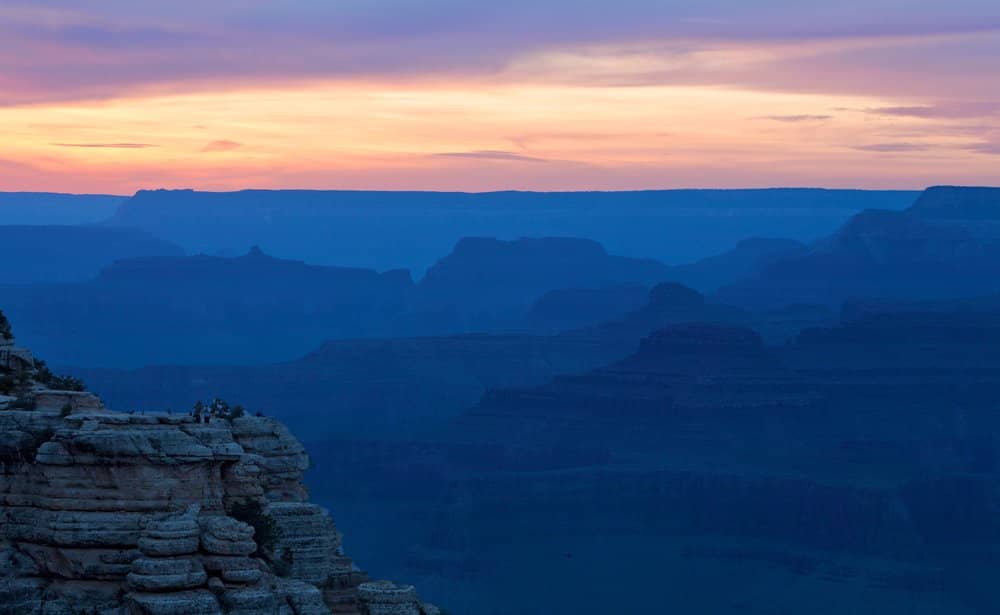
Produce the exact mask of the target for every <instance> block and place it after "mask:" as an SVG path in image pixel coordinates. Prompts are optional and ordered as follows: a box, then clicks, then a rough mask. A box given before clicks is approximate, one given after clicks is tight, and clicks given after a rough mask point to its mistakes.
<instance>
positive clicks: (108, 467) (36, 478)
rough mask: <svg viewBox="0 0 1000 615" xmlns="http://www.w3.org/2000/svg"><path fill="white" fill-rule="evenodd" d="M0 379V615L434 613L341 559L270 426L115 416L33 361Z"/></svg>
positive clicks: (280, 432)
mask: <svg viewBox="0 0 1000 615" xmlns="http://www.w3.org/2000/svg"><path fill="white" fill-rule="evenodd" d="M5 345H6V347H8V348H13V340H12V339H6V340H5ZM0 377H3V378H4V382H5V383H6V386H7V393H8V394H6V395H4V396H3V397H0V613H5V614H6V613H10V614H38V615H43V614H44V615H78V614H79V615H82V614H88V615H90V614H100V615H126V614H128V615H202V614H204V615H210V614H212V615H214V614H219V615H221V614H223V613H225V614H248V615H250V614H268V615H270V614H275V615H320V614H331V613H353V614H358V615H369V614H370V615H382V614H389V613H391V614H394V615H397V614H398V615H404V614H405V615H430V614H432V613H437V609H435V608H434V607H432V606H430V605H426V604H422V603H421V602H420V601H419V599H418V598H417V597H416V593H415V592H414V590H413V588H412V587H409V586H396V585H394V584H391V583H388V582H370V581H369V580H368V578H367V576H366V575H365V573H363V572H361V571H360V570H359V569H358V568H357V567H355V566H354V565H353V564H352V561H351V559H350V558H348V557H347V556H346V555H345V554H344V553H343V550H342V548H341V535H340V533H339V532H338V531H337V528H336V526H335V525H334V522H333V520H332V519H331V518H330V516H329V515H328V514H327V513H326V512H325V511H323V510H322V509H321V508H320V507H319V506H317V505H315V504H311V503H309V501H308V495H307V493H306V489H305V487H304V486H303V484H302V475H303V472H304V471H305V470H306V468H307V466H308V456H307V455H306V452H305V450H304V449H303V447H302V445H301V444H300V443H299V442H298V440H296V439H295V438H294V437H293V436H292V435H291V434H290V433H289V431H288V430H287V429H286V428H285V427H284V426H283V425H281V424H280V423H279V422H277V421H275V420H272V419H269V418H265V417H260V416H247V415H242V414H241V413H240V412H230V413H227V414H226V415H222V414H215V415H211V414H202V413H198V414H197V415H195V414H181V415H178V414H127V413H120V412H113V411H110V410H108V409H107V408H105V407H104V406H103V404H102V403H101V401H100V400H99V399H98V398H97V397H96V396H94V395H92V394H90V393H87V392H84V391H78V390H58V389H59V388H81V387H78V386H73V387H66V386H64V385H65V383H66V382H67V379H59V378H55V377H52V376H51V374H48V373H47V370H45V368H44V367H43V366H42V365H41V364H40V363H34V362H33V361H32V362H31V363H29V362H26V361H18V362H14V361H10V362H7V363H2V364H0ZM53 383H54V384H53ZM70 384H77V383H75V381H70Z"/></svg>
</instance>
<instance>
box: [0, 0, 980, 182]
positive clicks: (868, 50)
mask: <svg viewBox="0 0 1000 615" xmlns="http://www.w3.org/2000/svg"><path fill="white" fill-rule="evenodd" d="M0 135H2V137H0V190H44V191H58V192H101V193H116V194H130V193H132V192H134V191H136V190H138V189H143V188H159V187H167V188H182V187H183V188H197V189H204V190H232V189H240V188H251V187H252V188H286V187H296V188H351V189H390V190H398V189H428V190H466V191H484V190H498V189H531V190H595V189H600V190H617V189H647V188H674V187H764V186H827V187H858V188H907V189H919V188H922V187H924V186H927V185H932V184H978V185H997V184H1000V2H997V0H947V1H945V0H863V1H862V0H838V1H837V2H830V1H829V0H825V1H824V2H813V1H812V0H794V1H793V0H698V1H697V2H694V1H692V0H613V1H612V0H505V1H504V2H495V1H492V0H324V1H320V0H268V1H263V0H242V1H235V0H208V1H206V0H201V1H199V2H193V1H190V0H172V1H170V2H165V1H164V2H152V1H150V2H135V1H134V0H102V1H101V2H93V1H82V0H81V1H68V0H64V1H63V0H32V1H31V2H21V1H19V0H3V2H2V3H0Z"/></svg>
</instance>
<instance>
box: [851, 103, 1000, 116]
mask: <svg viewBox="0 0 1000 615" xmlns="http://www.w3.org/2000/svg"><path fill="white" fill-rule="evenodd" d="M865 112H866V113H870V114H872V115H888V116H896V117H914V118H923V119H961V118H977V117H989V116H992V115H997V114H1000V102H978V101H972V102H952V103H942V104H934V105H915V106H900V107H876V108H874V109H866V110H865Z"/></svg>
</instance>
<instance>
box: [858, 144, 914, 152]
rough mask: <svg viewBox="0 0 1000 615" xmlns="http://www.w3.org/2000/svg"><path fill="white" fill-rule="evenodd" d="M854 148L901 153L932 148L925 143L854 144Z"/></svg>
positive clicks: (863, 150) (866, 150) (864, 150)
mask: <svg viewBox="0 0 1000 615" xmlns="http://www.w3.org/2000/svg"><path fill="white" fill-rule="evenodd" d="M852 149H856V150H858V151H862V152H883V153H893V152H895V153H900V152H924V151H927V150H928V149H931V148H930V146H928V145H924V144H923V143H869V144H866V145H854V146H852Z"/></svg>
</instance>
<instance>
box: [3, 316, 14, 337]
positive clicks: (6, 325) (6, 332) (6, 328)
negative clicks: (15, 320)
mask: <svg viewBox="0 0 1000 615" xmlns="http://www.w3.org/2000/svg"><path fill="white" fill-rule="evenodd" d="M12 339H14V331H13V330H12V329H11V328H10V321H9V320H7V317H6V316H4V313H3V310H0V340H12Z"/></svg>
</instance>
